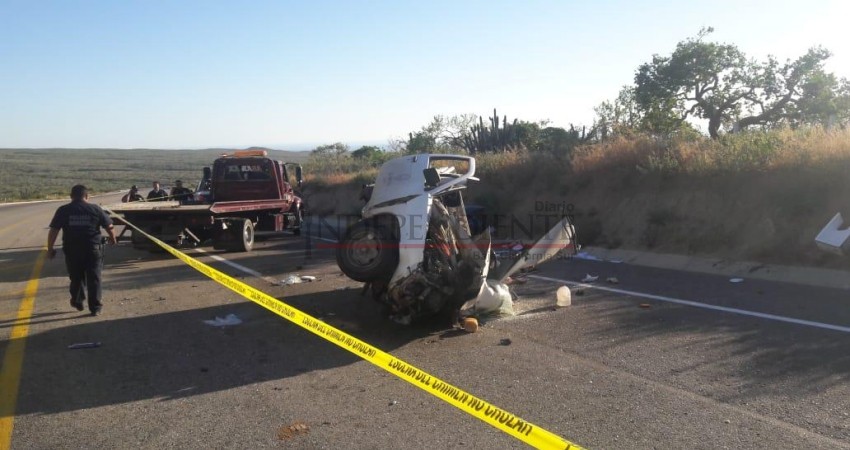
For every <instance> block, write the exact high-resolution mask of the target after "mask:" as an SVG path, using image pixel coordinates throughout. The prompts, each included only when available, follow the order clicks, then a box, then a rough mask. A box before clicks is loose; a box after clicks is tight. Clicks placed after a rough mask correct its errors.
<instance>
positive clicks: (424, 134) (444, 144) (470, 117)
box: [404, 114, 478, 153]
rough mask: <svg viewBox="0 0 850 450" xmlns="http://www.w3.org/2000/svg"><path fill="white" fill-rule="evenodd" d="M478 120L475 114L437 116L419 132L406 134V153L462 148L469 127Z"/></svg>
mask: <svg viewBox="0 0 850 450" xmlns="http://www.w3.org/2000/svg"><path fill="white" fill-rule="evenodd" d="M476 120H478V116H476V115H475V114H460V115H455V116H450V117H449V116H443V115H437V116H434V118H433V119H432V120H431V122H429V123H428V124H427V125H425V126H423V127H422V128H421V129H420V130H419V131H414V132H412V133H409V134H408V140H407V142H406V143H405V145H404V150H405V152H407V153H429V152H436V151H440V152H453V151H458V150H460V149H462V148H463V139H464V136H465V135H466V133H467V130H469V127H470V126H471V125H472V124H474V123H475V121H476Z"/></svg>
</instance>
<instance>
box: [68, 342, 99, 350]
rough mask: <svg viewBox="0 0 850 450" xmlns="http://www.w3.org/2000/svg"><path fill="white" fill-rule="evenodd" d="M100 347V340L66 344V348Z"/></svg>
mask: <svg viewBox="0 0 850 450" xmlns="http://www.w3.org/2000/svg"><path fill="white" fill-rule="evenodd" d="M97 347H100V342H80V343H77V344H71V345H69V346H68V350H77V349H81V348H97Z"/></svg>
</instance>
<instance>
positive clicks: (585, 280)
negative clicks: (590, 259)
mask: <svg viewBox="0 0 850 450" xmlns="http://www.w3.org/2000/svg"><path fill="white" fill-rule="evenodd" d="M598 279H599V275H591V274H589V273H588V274H586V275H585V276H584V278H582V279H581V281H582V283H593V282H594V281H596V280H598Z"/></svg>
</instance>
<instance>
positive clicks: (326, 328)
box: [122, 218, 581, 450]
mask: <svg viewBox="0 0 850 450" xmlns="http://www.w3.org/2000/svg"><path fill="white" fill-rule="evenodd" d="M122 220H123V222H124V223H125V224H127V225H128V226H130V227H132V228H133V229H134V230H136V231H138V232H139V233H141V234H142V235H144V236H146V237H147V238H148V239H150V240H151V241H153V242H155V243H156V244H157V245H159V246H160V247H162V248H163V249H164V250H165V251H167V252H168V253H171V254H172V255H174V256H175V257H177V258H178V259H180V260H181V261H183V262H184V263H186V264H188V265H189V266H191V267H192V268H194V269H195V270H197V271H198V272H201V273H202V274H204V275H206V276H207V277H209V278H212V279H213V280H214V281H216V282H217V283H219V284H221V285H223V286H225V287H227V288H228V289H230V290H232V291H234V292H236V293H237V294H239V295H241V296H243V297H245V298H247V299H248V300H251V301H252V302H254V303H256V304H258V305H260V306H262V307H263V308H266V309H268V310H269V311H271V312H273V313H275V314H277V315H278V316H280V317H283V318H284V319H286V320H288V321H290V322H292V323H294V324H296V325H298V326H300V327H301V328H304V329H305V330H307V331H309V332H311V333H313V334H315V335H317V336H319V337H321V338H323V339H325V340H326V341H328V342H331V343H333V344H336V345H337V346H339V347H342V348H343V349H345V350H348V351H349V352H351V353H353V354H355V355H357V356H359V357H360V358H363V359H365V360H366V361H369V362H370V363H372V364H374V365H376V366H378V367H380V368H381V369H384V370H386V371H387V372H389V373H391V374H393V375H395V376H397V377H399V378H401V379H402V380H404V381H407V382H408V383H410V384H412V385H414V386H416V387H418V388H420V389H422V390H423V391H425V392H427V393H429V394H431V395H433V396H435V397H437V398H439V399H441V400H443V401H445V402H447V403H449V404H451V405H453V406H454V407H456V408H458V409H460V410H461V411H464V412H466V413H467V414H470V415H471V416H473V417H476V418H478V419H480V420H482V421H484V422H486V423H488V424H490V425H492V426H494V427H496V428H498V429H499V430H502V431H504V432H505V433H507V434H509V435H511V436H513V437H515V438H517V439H519V440H521V441H522V442H525V443H526V444H528V445H531V446H532V447H536V448H542V449H569V450H574V449H575V450H578V449H581V447H579V446H578V445H576V444H573V443H572V442H570V441H567V440H566V439H563V438H561V437H560V436H558V435H556V434H554V433H552V432H550V431H547V430H544V429H543V428H540V427H539V426H537V425H534V424H532V423H531V422H527V421H525V420H522V419H520V418H519V417H517V416H516V415H514V414H511V413H509V412H507V411H505V410H504V409H501V408H498V407H496V406H495V405H492V404H490V403H488V402H486V401H484V400H482V399H480V398H478V397H475V396H474V395H472V394H469V393H467V392H465V391H463V390H462V389H460V388H458V387H456V386H453V385H451V384H449V383H446V382H445V381H443V380H441V379H439V378H437V377H435V376H433V375H431V374H429V373H427V372H425V371H424V370H422V369H419V368H417V367H415V366H413V365H411V364H408V363H406V362H404V361H402V360H400V359H398V358H396V357H394V356H392V355H390V354H389V353H386V352H384V351H383V350H381V349H379V348H377V347H374V346H372V345H370V344H368V343H366V342H363V341H361V340H360V339H357V338H356V337H354V336H351V335H350V334H348V333H346V332H344V331H342V330H339V329H337V328H335V327H333V326H331V325H328V324H326V323H324V322H322V321H321V320H319V319H316V318H315V317H312V316H310V315H309V314H306V313H303V312H301V311H300V310H298V309H296V308H293V307H292V306H289V305H287V304H286V303H283V302H282V301H280V300H278V299H276V298H274V297H272V296H270V295H268V294H266V293H264V292H262V291H260V290H258V289H255V288H253V287H251V286H249V285H247V284H245V283H242V282H241V281H238V280H235V279H233V278H231V277H230V276H228V275H226V274H224V273H222V272H219V271H218V270H216V269H213V268H212V267H210V266H208V265H206V264H204V263H202V262H200V261H198V260H196V259H194V258H192V257H190V256H188V255H186V254H185V253H183V252H181V251H179V250H177V249H175V248H173V247H171V246H170V245H168V244H166V243H165V242H162V241H160V240H159V239H157V238H155V237H153V236H151V235H149V234H147V233H145V232H144V231H142V230H141V229H139V228H138V227H136V226H135V225H133V224H132V223H129V222H127V220H126V219H123V218H122Z"/></svg>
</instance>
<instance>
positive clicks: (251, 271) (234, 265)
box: [195, 248, 280, 285]
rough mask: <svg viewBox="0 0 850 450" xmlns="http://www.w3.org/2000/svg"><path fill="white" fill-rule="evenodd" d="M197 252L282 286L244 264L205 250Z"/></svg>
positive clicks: (197, 249)
mask: <svg viewBox="0 0 850 450" xmlns="http://www.w3.org/2000/svg"><path fill="white" fill-rule="evenodd" d="M195 251H196V252H198V253H203V254H205V255H207V256H209V257H210V258H212V259H214V260H216V261H219V262H223V263H225V264H227V265H228V266H230V267H233V268H234V269H236V270H239V271H242V272H244V273H247V274H248V275H251V276H254V277H257V278H260V279H261V280H264V281H267V282H269V283H271V284H275V285H277V284H280V282H279V281H278V280H275V279H274V278H272V277H267V276H265V275H263V274H261V273H260V272H257V271H256V270H254V269H251V268H250V267H245V266H243V265H242V264H238V263H235V262H233V261H229V260H227V259H224V258H222V257H221V256H218V255H213V254H211V253H209V252H208V251H206V250H204V249H201V248H196V249H195Z"/></svg>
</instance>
